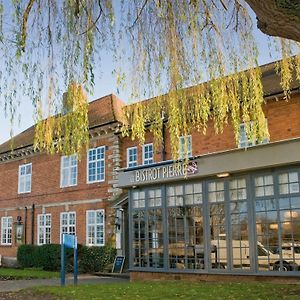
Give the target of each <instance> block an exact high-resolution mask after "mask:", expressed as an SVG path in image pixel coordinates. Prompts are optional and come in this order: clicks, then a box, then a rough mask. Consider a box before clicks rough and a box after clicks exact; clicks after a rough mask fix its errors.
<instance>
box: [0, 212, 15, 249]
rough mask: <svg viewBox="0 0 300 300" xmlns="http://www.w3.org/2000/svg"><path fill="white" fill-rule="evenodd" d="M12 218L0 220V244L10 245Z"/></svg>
mask: <svg viewBox="0 0 300 300" xmlns="http://www.w3.org/2000/svg"><path fill="white" fill-rule="evenodd" d="M12 220H13V219H12V217H2V218H1V244H2V245H11V244H12Z"/></svg>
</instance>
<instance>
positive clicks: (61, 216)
mask: <svg viewBox="0 0 300 300" xmlns="http://www.w3.org/2000/svg"><path fill="white" fill-rule="evenodd" d="M71 214H74V216H75V218H74V220H75V224H74V225H73V224H72V225H70V215H71ZM63 215H67V216H68V217H67V222H68V224H67V225H66V226H65V225H64V227H67V231H66V232H63V230H62V229H63V225H62V220H63ZM59 224H60V226H59V232H60V237H59V238H60V241H61V235H62V233H66V234H74V235H76V211H64V212H61V213H60V222H59ZM70 227H74V232H71V233H70Z"/></svg>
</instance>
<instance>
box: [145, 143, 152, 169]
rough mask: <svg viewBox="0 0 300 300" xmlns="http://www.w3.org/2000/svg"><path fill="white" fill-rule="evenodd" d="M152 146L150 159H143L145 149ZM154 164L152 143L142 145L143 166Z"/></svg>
mask: <svg viewBox="0 0 300 300" xmlns="http://www.w3.org/2000/svg"><path fill="white" fill-rule="evenodd" d="M149 146H152V156H151V157H150V158H145V154H146V152H145V148H146V147H149ZM153 163H154V148H153V143H149V144H145V145H143V165H151V164H153Z"/></svg>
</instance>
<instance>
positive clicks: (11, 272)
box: [0, 268, 59, 280]
mask: <svg viewBox="0 0 300 300" xmlns="http://www.w3.org/2000/svg"><path fill="white" fill-rule="evenodd" d="M58 277H59V273H58V272H47V271H43V270H39V269H10V268H0V280H16V279H42V278H58Z"/></svg>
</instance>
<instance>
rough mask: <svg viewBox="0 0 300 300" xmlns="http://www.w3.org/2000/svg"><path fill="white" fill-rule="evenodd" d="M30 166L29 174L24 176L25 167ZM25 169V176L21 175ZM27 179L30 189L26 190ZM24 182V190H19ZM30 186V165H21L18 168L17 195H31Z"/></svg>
mask: <svg viewBox="0 0 300 300" xmlns="http://www.w3.org/2000/svg"><path fill="white" fill-rule="evenodd" d="M28 166H30V174H26V169H27V167H28ZM23 168H24V169H25V174H23V175H21V172H22V169H23ZM28 178H29V180H30V188H29V189H28V190H26V181H27V179H28ZM22 181H24V185H23V186H24V190H22V189H21V182H22ZM31 184H32V163H29V164H23V165H20V166H19V180H18V194H25V193H31Z"/></svg>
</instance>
